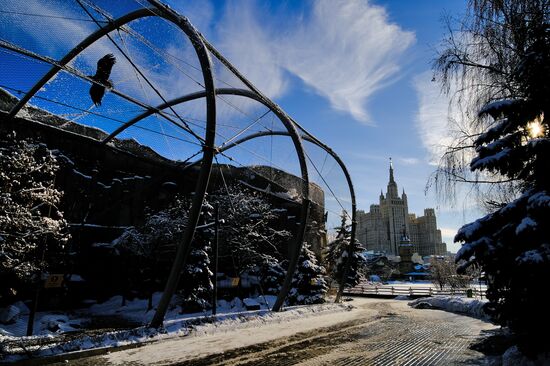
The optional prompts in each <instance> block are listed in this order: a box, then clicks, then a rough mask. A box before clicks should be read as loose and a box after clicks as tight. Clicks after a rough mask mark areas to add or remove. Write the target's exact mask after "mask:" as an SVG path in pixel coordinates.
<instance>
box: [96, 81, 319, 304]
mask: <svg viewBox="0 0 550 366" xmlns="http://www.w3.org/2000/svg"><path fill="white" fill-rule="evenodd" d="M215 93H216V95H237V96H242V97H246V98H250V99H253V100H255V101H257V102H258V103H261V104H263V105H264V106H266V107H267V108H269V109H270V110H271V111H272V112H273V113H275V115H276V116H277V117H278V118H279V120H281V122H282V123H283V125H284V126H285V127H286V129H287V131H288V132H287V136H289V137H291V138H292V141H293V143H294V147H295V149H296V153H297V155H298V160H299V162H300V170H301V174H302V192H303V199H302V206H301V209H300V223H302V224H301V227H300V230H299V231H298V233H297V235H296V247H295V250H294V252H293V256H292V257H291V258H290V262H289V266H288V270H287V273H286V277H285V282H284V283H283V287H282V288H281V292H280V293H279V295H278V296H277V301H276V302H275V304H274V306H273V311H278V310H279V309H280V307H281V306H282V304H283V302H284V299H285V298H286V296H287V294H288V292H289V291H290V283H291V281H292V277H293V275H294V272H295V271H296V267H297V264H298V258H299V255H300V251H301V248H302V243H303V241H304V236H305V231H306V222H307V217H308V215H309V205H310V200H309V175H308V172H307V163H306V160H305V153H304V148H303V145H302V142H301V136H300V135H299V134H298V132H297V130H296V127H295V126H294V123H293V121H292V119H291V118H290V117H289V116H287V115H286V113H284V112H283V111H282V110H281V109H280V108H279V107H278V106H276V105H275V104H274V103H273V102H271V101H270V100H269V99H267V98H266V97H264V96H262V95H261V94H259V93H258V92H255V91H251V90H247V89H236V88H219V89H216V90H215ZM204 97H205V92H204V91H198V92H195V93H190V94H187V95H184V96H181V97H179V98H175V99H173V100H169V101H168V102H166V103H162V104H160V105H158V106H157V107H156V109H158V110H163V109H166V108H168V107H171V106H174V105H178V104H181V103H185V102H189V101H192V100H196V99H200V98H204ZM154 113H155V111H154V110H147V111H144V112H143V113H142V114H140V115H138V116H136V117H134V118H132V119H131V120H130V121H128V122H126V123H125V124H124V125H122V126H120V127H119V128H117V129H116V130H115V131H113V132H112V133H111V134H110V135H109V136H107V137H106V138H105V139H103V141H102V142H103V143H107V142H109V141H111V140H112V139H113V138H114V137H115V136H117V135H118V134H120V133H121V132H123V131H124V130H126V129H127V128H129V127H131V126H132V125H134V124H136V123H138V122H139V121H141V120H143V119H144V118H147V117H149V116H151V115H152V114H154ZM227 146H229V145H227ZM216 150H217V151H219V149H216ZM199 162H200V160H199V161H198V162H195V163H193V165H195V164H198V163H199Z"/></svg>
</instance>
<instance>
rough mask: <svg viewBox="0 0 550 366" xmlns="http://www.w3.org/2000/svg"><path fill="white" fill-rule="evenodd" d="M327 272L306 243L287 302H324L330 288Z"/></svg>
mask: <svg viewBox="0 0 550 366" xmlns="http://www.w3.org/2000/svg"><path fill="white" fill-rule="evenodd" d="M325 273H326V272H325V268H324V267H323V266H320V265H318V264H317V258H316V257H315V254H314V253H313V252H312V251H311V250H310V249H309V245H308V244H307V243H304V245H303V246H302V251H301V253H300V258H299V260H298V267H297V269H296V273H295V274H294V277H293V278H292V284H291V289H290V291H289V294H288V296H287V303H288V304H289V305H310V304H322V303H324V302H325V294H326V292H327V290H328V285H327V282H326V279H325Z"/></svg>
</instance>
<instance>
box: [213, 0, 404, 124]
mask: <svg viewBox="0 0 550 366" xmlns="http://www.w3.org/2000/svg"><path fill="white" fill-rule="evenodd" d="M311 5H312V9H311V14H306V15H307V16H294V17H291V18H288V17H287V18H286V20H285V21H282V20H280V19H279V18H282V17H279V18H278V19H277V20H275V19H274V18H270V17H269V15H268V14H266V11H265V10H264V11H262V10H261V9H258V8H257V7H255V5H254V3H251V2H250V1H239V2H231V3H230V4H229V6H228V7H227V9H226V13H225V15H224V17H223V19H222V20H221V23H220V25H219V27H218V30H219V34H218V37H219V44H220V46H221V47H220V48H221V49H222V50H223V52H224V53H225V54H226V55H227V56H228V58H229V59H230V60H231V61H232V62H234V63H235V65H236V66H237V67H238V68H239V69H240V70H241V71H242V72H243V74H245V75H246V76H247V77H248V78H249V79H250V80H251V81H252V82H254V83H255V84H256V85H257V86H258V87H259V89H260V90H262V91H263V92H265V93H266V94H267V95H269V96H270V97H273V98H276V97H279V96H281V95H283V94H284V93H285V91H286V90H287V88H288V79H289V76H288V75H286V73H285V71H286V72H289V73H291V74H293V75H294V76H296V77H298V78H299V79H301V80H302V81H303V82H304V83H305V84H306V85H308V86H309V87H311V88H312V89H313V90H314V91H315V92H316V93H317V94H319V95H321V96H323V97H325V98H327V99H328V100H329V102H330V104H331V106H332V107H333V108H334V109H336V110H339V111H343V112H346V113H349V114H350V115H351V116H352V117H353V118H354V119H356V120H358V121H361V122H364V123H370V122H371V118H370V115H369V112H368V110H367V105H368V101H369V98H370V97H371V96H372V95H373V93H375V92H376V91H377V90H379V89H381V88H383V87H384V86H386V85H387V84H389V83H391V82H393V81H394V80H395V79H396V77H397V73H398V71H399V70H400V61H402V56H403V55H404V53H405V51H406V50H407V49H408V48H409V47H410V46H411V45H412V44H413V43H414V41H415V36H414V34H413V33H412V32H406V31H404V30H402V29H401V28H400V27H399V26H398V25H396V24H392V23H390V22H389V20H388V15H387V13H386V11H385V9H384V8H382V7H380V6H375V5H372V4H371V3H370V2H369V1H366V0H364V1H359V0H357V1H343V0H338V1H329V0H319V1H315V2H311ZM266 19H267V20H268V21H266Z"/></svg>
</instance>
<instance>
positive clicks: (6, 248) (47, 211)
mask: <svg viewBox="0 0 550 366" xmlns="http://www.w3.org/2000/svg"><path fill="white" fill-rule="evenodd" d="M58 169H59V164H58V163H57V161H56V158H55V156H54V155H53V153H52V151H51V150H49V149H48V148H47V147H46V145H44V144H38V143H35V142H32V141H26V140H18V139H17V138H16V137H15V134H13V135H9V136H5V137H0V290H1V292H2V293H4V294H6V293H8V294H9V293H11V294H13V293H14V292H16V291H17V289H16V288H13V287H12V286H17V282H20V283H21V282H33V281H36V280H38V278H39V277H38V275H39V274H40V273H41V272H44V271H47V270H48V268H49V267H51V266H52V265H56V264H59V261H60V260H61V259H62V258H63V256H62V255H60V252H61V251H62V250H63V248H64V245H65V244H66V242H67V241H68V239H69V237H70V235H69V233H68V225H67V222H66V221H65V219H64V218H63V214H62V213H61V211H60V210H59V208H58V206H59V202H60V200H61V197H62V195H63V193H62V192H60V191H58V190H57V189H56V188H55V185H54V184H55V175H56V172H57V170H58Z"/></svg>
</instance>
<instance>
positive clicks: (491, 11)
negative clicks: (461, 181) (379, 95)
mask: <svg viewBox="0 0 550 366" xmlns="http://www.w3.org/2000/svg"><path fill="white" fill-rule="evenodd" d="M471 5H472V7H471V9H472V11H473V13H472V18H471V21H470V22H467V23H466V25H468V26H470V32H469V33H468V34H470V35H474V39H473V40H475V41H476V42H460V41H457V40H456V39H455V38H454V36H453V35H451V37H450V38H449V39H450V44H451V46H450V47H449V48H448V49H447V50H446V51H445V52H444V53H443V54H442V55H441V57H440V59H439V60H438V65H437V66H438V68H439V70H440V72H441V74H442V75H443V80H449V79H451V78H452V77H455V76H459V80H461V86H462V87H463V89H462V90H467V91H468V92H469V93H471V94H472V95H473V99H472V100H473V103H472V108H477V110H478V111H479V114H478V118H476V119H475V120H474V121H472V122H471V124H472V125H474V126H476V127H477V128H478V129H479V130H481V131H480V133H478V134H476V135H472V136H471V141H472V143H471V146H473V148H474V149H475V151H474V152H473V154H474V158H473V159H472V160H471V163H470V166H469V168H470V170H471V171H472V172H477V173H485V174H486V176H489V177H496V178H497V180H498V181H499V182H513V183H514V184H515V186H516V187H517V191H518V194H517V196H515V197H513V198H512V199H508V200H505V201H504V202H494V203H493V204H492V207H493V209H492V210H491V211H492V212H490V213H489V214H488V215H486V216H484V217H482V218H480V219H478V220H477V221H475V222H473V223H470V224H468V225H465V226H463V227H462V228H461V229H460V230H459V232H458V234H457V235H456V237H455V241H457V242H462V243H463V245H462V248H461V249H460V251H459V252H458V254H457V260H464V261H465V263H464V264H463V265H462V266H461V268H462V269H465V268H467V267H469V266H479V267H481V269H482V270H483V271H484V272H485V274H486V276H487V281H488V290H487V298H488V300H489V303H488V304H487V306H486V309H487V311H489V312H490V313H491V314H492V315H493V316H494V319H495V320H496V321H497V322H499V323H500V324H502V325H504V326H508V327H509V328H510V329H511V330H512V331H513V332H515V333H516V335H517V336H518V337H517V339H518V340H519V341H520V344H519V345H520V347H521V349H522V350H523V351H524V352H526V353H529V354H533V353H535V352H538V351H540V350H543V349H548V342H547V341H546V340H545V338H544V337H540V336H539V332H538V330H540V329H548V328H550V317H548V315H547V309H546V301H545V293H546V290H547V289H548V278H549V277H550V240H549V238H550V225H548V223H549V221H548V217H549V215H550V175H549V174H548V168H547V167H548V159H549V158H550V140H549V130H548V129H549V126H548V124H549V123H548V117H547V116H548V113H549V107H550V44H549V40H550V25H549V16H550V12H549V11H548V9H549V3H548V1H547V0H502V1H492V0H484V1H474V2H472V3H471ZM464 141H466V142H464ZM460 144H462V145H459V146H462V147H463V148H464V147H467V146H469V145H470V143H469V141H468V140H462V142H461V143H460ZM451 172H453V171H451ZM453 174H454V173H453Z"/></svg>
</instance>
